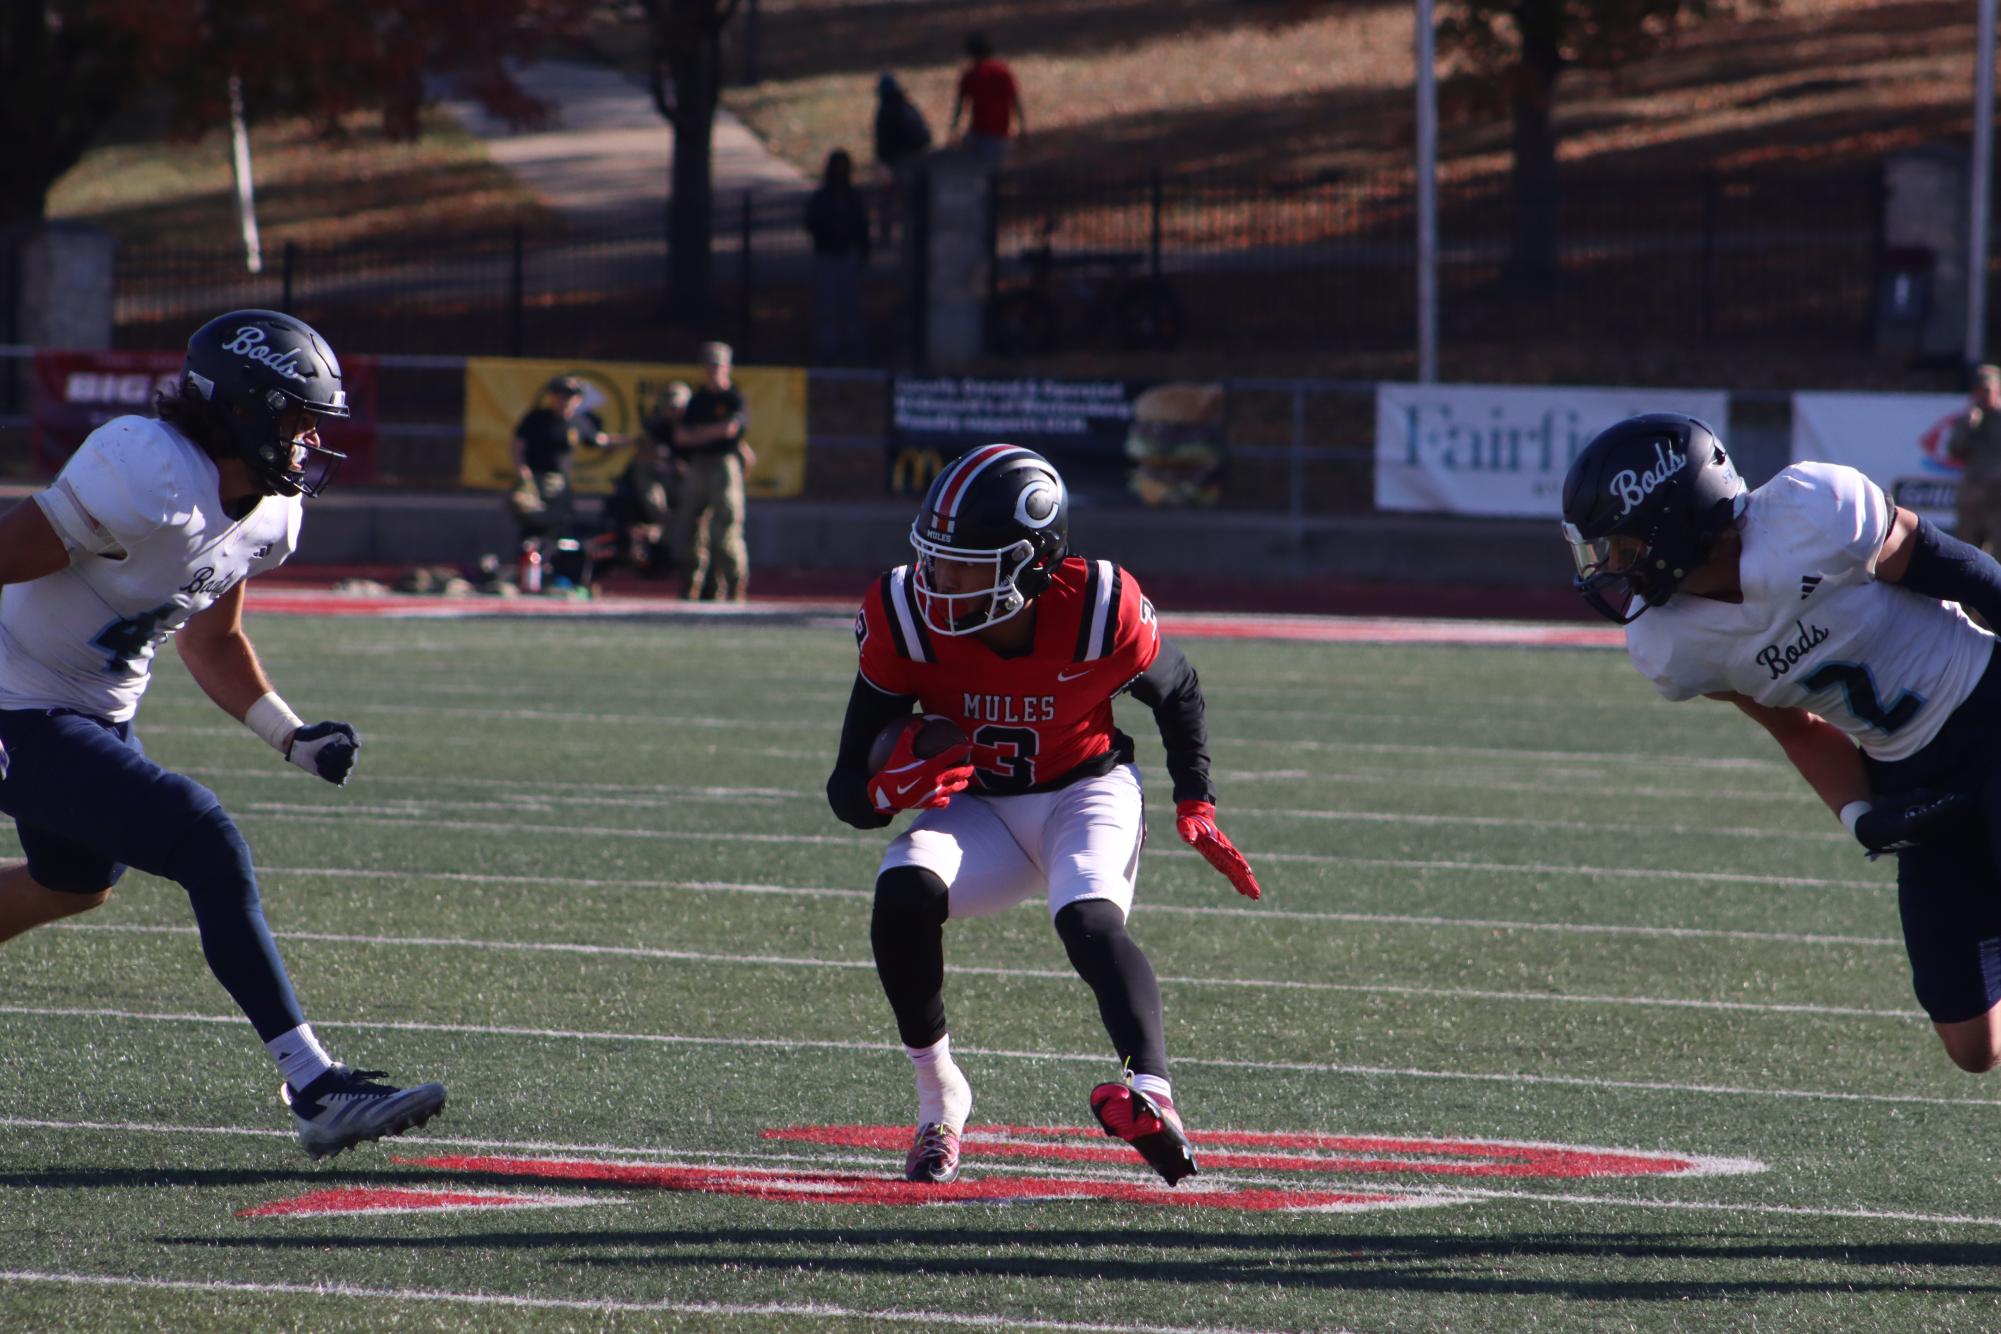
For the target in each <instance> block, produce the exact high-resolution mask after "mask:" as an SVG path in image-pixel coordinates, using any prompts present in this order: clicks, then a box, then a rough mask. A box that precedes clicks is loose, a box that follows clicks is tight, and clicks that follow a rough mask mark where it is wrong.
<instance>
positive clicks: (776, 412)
mask: <svg viewBox="0 0 2001 1334" xmlns="http://www.w3.org/2000/svg"><path fill="white" fill-rule="evenodd" d="M465 375H466V379H465V433H466V441H465V455H464V458H463V460H462V462H461V465H460V473H459V477H460V480H461V481H462V482H464V483H465V485H467V486H474V487H483V488H486V489H489V490H497V491H506V490H511V489H512V488H513V486H514V484H515V482H516V480H517V478H518V474H517V473H516V472H515V470H514V427H515V424H516V423H517V422H519V421H520V420H521V419H522V417H524V416H526V415H527V413H528V410H529V409H530V408H532V407H534V406H535V403H536V400H537V399H538V398H540V397H541V394H542V389H543V386H545V385H547V384H548V383H549V381H551V380H553V379H555V378H556V377H557V376H559V375H574V376H576V377H577V378H578V379H580V380H582V381H583V382H584V407H583V410H584V411H585V412H591V413H595V414H596V415H597V418H598V420H599V421H600V422H602V423H603V424H604V429H605V430H606V431H607V432H609V433H610V434H612V435H623V436H636V435H638V434H640V433H641V432H642V431H643V430H644V429H645V423H646V422H647V421H649V420H650V419H651V418H652V417H653V415H654V413H655V412H656V410H657V405H658V404H659V402H660V399H661V398H662V397H663V396H664V395H665V394H666V392H667V387H668V386H669V385H671V384H673V383H674V382H675V381H676V380H679V381H681V382H682V383H684V384H686V385H687V386H688V387H689V388H690V389H699V388H701V385H702V368H701V367H700V366H695V365H676V364H674V363H671V362H670V363H661V364H654V363H650V362H637V361H592V362H575V361H539V360H533V359H527V358H520V357H469V358H467V359H466V372H465ZM731 381H732V383H734V384H735V386H736V388H737V390H738V391H739V392H740V393H742V394H743V400H744V406H745V408H747V409H748V410H749V412H750V429H749V430H748V431H746V432H745V433H744V439H746V440H747V441H749V442H750V447H751V449H752V450H753V451H755V453H756V455H757V463H756V466H755V467H753V468H752V469H751V470H750V472H749V473H748V474H747V475H746V476H745V478H744V489H745V490H746V491H747V492H748V493H749V494H750V495H752V496H759V497H766V498H771V497H780V496H796V495H798V494H799V492H800V491H801V490H802V489H803V488H804V487H805V485H806V372H805V371H804V370H801V369H799V368H797V367H790V366H738V367H736V368H735V371H734V373H733V374H732V376H731ZM631 457H632V452H631V451H630V450H628V449H610V450H596V449H580V450H577V451H576V452H575V453H574V454H573V455H572V456H571V459H570V462H571V464H572V471H571V474H570V484H571V486H572V487H573V488H574V489H575V490H576V491H577V492H578V493H579V494H581V495H600V496H601V495H606V494H609V493H610V491H611V488H612V483H613V482H615V481H617V480H618V475H619V473H621V472H623V471H624V470H625V465H626V463H627V461H628V460H630V458H631Z"/></svg>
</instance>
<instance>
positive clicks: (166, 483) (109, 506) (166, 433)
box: [0, 417, 300, 722]
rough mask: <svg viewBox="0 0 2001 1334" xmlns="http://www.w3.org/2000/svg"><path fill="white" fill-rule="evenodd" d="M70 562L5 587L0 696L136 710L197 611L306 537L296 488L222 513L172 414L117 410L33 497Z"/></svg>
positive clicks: (121, 712)
mask: <svg viewBox="0 0 2001 1334" xmlns="http://www.w3.org/2000/svg"><path fill="white" fill-rule="evenodd" d="M34 501H35V503H36V504H38V505H40V506H41V508H42V513H43V514H45V515H47V516H48V520H49V524H50V526H52V527H53V528H54V529H55V531H56V535H57V536H59V537H60V538H62V541H63V545H64V546H65V547H67V548H69V553H70V565H69V567H68V568H67V569H64V570H59V571H57V572H56V573H55V574H51V575H48V576H47V577H45V578H41V579H36V580H33V581H32V582H29V583H25V584H13V585H10V586H9V587H8V588H7V590H6V592H5V594H4V595H0V709H44V708H50V709H54V708H62V709H76V710H77V711H79V712H81V713H87V714H91V715H93V716H95V717H99V718H107V719H109V720H111V721H112V722H124V721H125V720H126V719H128V718H130V717H131V716H132V715H133V714H134V713H136V712H138V709H139V697H140V696H141V695H143V694H144V693H145V692H146V683H147V681H148V680H149V679H151V676H152V671H153V654H154V652H155V651H156V650H157V649H158V648H159V646H160V645H161V644H162V643H164V642H166V640H167V638H168V637H169V636H170V635H172V634H173V633H174V631H176V630H178V629H180V628H181V626H183V625H185V624H186V623H187V621H188V618H189V617H191V616H193V615H195V614H196V613H198V612H200V611H203V610H205V609H206V608H207V607H208V606H209V605H210V604H212V603H213V602H214V601H215V600H216V599H217V598H219V597H221V596H222V595H223V594H224V593H226V592H228V591H229V590H230V589H231V588H233V587H235V586H236V585H237V584H238V583H240V582H242V581H243V580H245V579H248V578H249V577H250V576H252V575H254V574H260V573H262V572H263V571H265V570H269V569H272V568H274V567H276V566H277V565H279V564H281V563H283V561H284V560H285V558H286V557H287V556H290V555H291V554H292V551H293V549H294V548H295V547H297V545H298V541H299V516H300V504H299V498H298V497H297V496H266V497H265V498H264V499H262V500H260V501H259V502H258V503H257V505H256V507H255V508H254V509H252V510H251V511H250V513H249V514H248V515H247V516H245V517H244V519H243V520H242V521H241V522H238V521H237V520H234V519H232V518H230V517H229V515H228V514H226V513H224V512H223V508H222V496H221V493H220V492H219V490H218V488H217V477H216V468H215V463H214V461H213V460H211V459H210V458H209V457H208V455H207V454H205V453H204V452H203V451H202V449H201V447H200V446H199V445H197V444H195V443H194V442H193V441H192V440H189V439H188V438H187V437H186V436H184V435H182V434H181V433H180V432H179V431H177V430H175V429H174V428H173V427H172V426H169V425H168V424H167V423H165V422H162V421H156V420H154V419H152V418H150V417H118V418H115V419H114V420H112V421H109V422H106V423H105V424H104V425H103V426H100V427H99V428H98V429H97V430H95V431H92V432H91V433H90V436H89V438H88V439H86V440H85V441H84V442H83V444H82V446H81V447H79V448H78V450H77V451H76V453H75V454H74V455H72V456H71V457H70V460H69V462H68V463H67V464H65V465H64V466H63V470H62V472H60V473H58V474H57V475H56V480H55V482H54V484H53V485H51V486H50V487H49V489H48V490H46V491H44V492H42V493H41V494H39V495H37V496H35V497H34Z"/></svg>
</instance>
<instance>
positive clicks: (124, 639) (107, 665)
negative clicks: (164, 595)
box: [90, 602, 179, 675]
mask: <svg viewBox="0 0 2001 1334" xmlns="http://www.w3.org/2000/svg"><path fill="white" fill-rule="evenodd" d="M178 609H179V608H178V606H177V605H176V604H175V603H172V602H169V603H167V604H165V605H164V606H159V607H155V608H153V610H151V611H142V612H140V613H139V614H138V615H137V616H127V617H126V618H125V619H124V620H121V621H113V622H112V623H111V624H109V625H107V626H105V627H104V628H103V629H102V630H99V631H98V632H97V637H96V638H95V639H93V640H91V641H90V642H91V644H92V646H93V647H96V648H101V649H103V650H104V653H105V658H104V670H105V671H107V672H116V673H119V674H120V675H123V674H124V673H125V672H128V671H130V670H131V668H132V663H133V660H134V659H136V658H137V657H138V656H139V655H140V654H141V653H144V652H145V651H146V646H147V645H148V644H150V643H152V642H153V634H154V632H155V631H157V630H158V629H159V628H160V622H162V621H164V620H166V619H167V618H168V617H169V616H171V615H173V614H174V612H175V611H177V610H178Z"/></svg>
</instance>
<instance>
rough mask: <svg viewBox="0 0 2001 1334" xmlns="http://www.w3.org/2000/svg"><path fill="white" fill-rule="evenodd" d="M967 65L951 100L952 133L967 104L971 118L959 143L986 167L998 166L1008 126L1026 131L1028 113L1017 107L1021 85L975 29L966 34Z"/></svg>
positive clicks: (1018, 130)
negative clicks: (970, 110) (1017, 83)
mask: <svg viewBox="0 0 2001 1334" xmlns="http://www.w3.org/2000/svg"><path fill="white" fill-rule="evenodd" d="M966 60H967V62H968V63H967V65H966V67H965V68H964V69H962V70H960V71H959V94H958V96H957V97H956V98H955V99H953V102H952V133H953V134H954V135H955V136H956V135H957V134H958V133H959V118H960V116H962V115H963V114H965V112H966V110H967V108H969V107H970V108H971V109H972V120H971V122H970V123H969V124H968V125H967V127H966V136H965V138H964V139H963V140H961V142H962V143H964V144H965V146H966V147H967V148H969V149H971V150H972V151H973V153H974V154H975V155H977V156H978V157H979V158H980V159H981V160H982V161H984V162H985V163H986V164H987V166H988V167H990V168H996V169H997V168H999V166H1000V164H1001V159H1003V158H1004V157H1006V156H1007V140H1008V134H1009V132H1010V129H1011V130H1012V132H1013V133H1014V134H1016V135H1025V134H1027V133H1028V113H1026V112H1024V111H1023V110H1022V109H1021V89H1020V88H1019V87H1018V86H1016V84H1015V81H1014V71H1013V70H1011V69H1009V68H1008V67H1007V62H1006V61H1004V60H1002V59H1001V58H1000V57H998V56H996V55H995V54H994V49H993V47H992V46H990V45H988V43H987V39H986V38H985V37H983V36H981V35H980V34H979V33H973V34H972V35H971V36H969V37H967V38H966Z"/></svg>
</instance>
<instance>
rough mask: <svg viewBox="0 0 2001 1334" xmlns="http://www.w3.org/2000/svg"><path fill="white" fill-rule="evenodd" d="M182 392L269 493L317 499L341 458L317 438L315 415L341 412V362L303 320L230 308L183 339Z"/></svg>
mask: <svg viewBox="0 0 2001 1334" xmlns="http://www.w3.org/2000/svg"><path fill="white" fill-rule="evenodd" d="M181 386H182V389H181V396H182V398H183V400H185V401H192V402H195V403H198V404H200V405H202V406H203V407H204V408H205V409H206V413H207V416H208V419H209V423H210V425H211V427H212V428H213V434H214V436H215V437H216V439H217V440H218V441H219V442H220V443H221V444H223V445H225V446H227V447H229V448H231V449H232V450H233V451H234V452H235V453H236V455H237V457H239V458H241V459H242V460H243V461H244V462H245V463H247V464H248V465H249V466H250V471H251V472H252V474H254V475H255V476H256V478H257V480H258V481H259V482H260V483H262V484H263V486H264V488H265V489H266V490H267V491H269V492H271V493H272V494H274V495H281V496H297V495H308V496H316V495H318V494H319V493H320V492H321V491H322V490H324V489H325V488H326V485H327V483H328V482H330V481H331V480H333V475H334V471H335V469H337V468H338V467H339V466H340V464H341V463H342V461H343V460H345V459H346V458H347V455H345V454H343V453H341V452H340V451H338V450H333V449H327V448H325V447H323V446H321V445H320V444H319V443H318V436H317V435H316V434H314V433H313V423H314V421H315V419H316V418H319V417H345V416H347V413H348V408H347V393H346V391H345V390H343V389H342V387H341V374H340V362H339V361H338V360H337V359H336V358H335V357H334V351H333V349H332V348H331V347H329V346H327V340H326V339H324V338H322V337H320V335H319V334H318V333H317V332H316V331H315V330H314V329H313V327H312V326H311V325H310V324H307V323H306V322H305V321H304V320H300V319H295V318H293V317H292V316H290V315H286V314H282V313H281V312H279V311H275V310H233V311H231V312H229V314H227V315H219V316H217V317H216V318H215V319H212V320H210V321H209V322H208V323H207V324H204V325H203V326H202V327H201V328H199V329H197V330H195V332H194V336H193V337H191V338H189V339H188V353H187V360H186V362H185V363H183V366H182V369H181Z"/></svg>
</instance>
